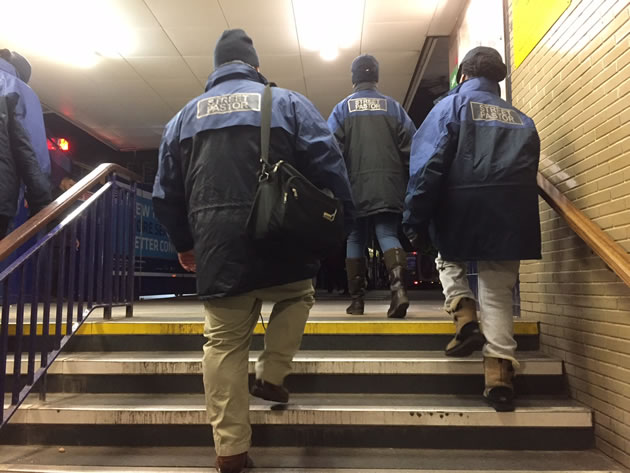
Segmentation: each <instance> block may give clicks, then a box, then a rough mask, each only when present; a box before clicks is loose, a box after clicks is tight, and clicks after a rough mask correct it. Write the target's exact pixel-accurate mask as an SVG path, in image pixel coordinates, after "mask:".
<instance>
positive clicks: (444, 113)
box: [403, 100, 459, 232]
mask: <svg viewBox="0 0 630 473" xmlns="http://www.w3.org/2000/svg"><path fill="white" fill-rule="evenodd" d="M458 139H459V121H458V119H457V115H456V114H455V113H454V111H453V101H452V100H449V101H443V102H441V103H440V104H438V105H437V106H436V107H435V108H434V109H433V110H431V112H430V113H429V115H428V116H427V118H426V119H425V120H424V122H423V123H422V125H421V126H420V128H419V129H418V131H417V132H416V134H415V135H414V137H413V142H412V144H411V156H410V164H409V176H410V177H409V184H408V185H407V195H406V196H405V206H404V210H403V225H404V226H406V227H410V228H413V229H414V230H415V231H417V232H422V231H424V230H425V229H426V227H427V226H428V224H429V221H430V220H431V217H432V215H433V212H434V211H435V208H436V207H437V204H438V202H439V198H440V192H441V188H442V184H443V182H444V179H445V178H446V175H447V174H448V171H449V169H450V167H451V163H452V162H453V158H454V156H455V153H456V152H457V142H458Z"/></svg>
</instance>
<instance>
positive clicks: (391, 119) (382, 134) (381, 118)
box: [328, 82, 416, 217]
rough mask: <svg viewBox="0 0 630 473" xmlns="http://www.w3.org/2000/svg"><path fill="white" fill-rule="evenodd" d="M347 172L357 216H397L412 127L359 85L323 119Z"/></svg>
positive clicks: (390, 104) (391, 104) (392, 104)
mask: <svg viewBox="0 0 630 473" xmlns="http://www.w3.org/2000/svg"><path fill="white" fill-rule="evenodd" d="M328 127H329V128H330V130H331V131H332V132H333V133H334V134H335V138H337V141H338V142H339V146H340V147H341V149H342V151H343V156H344V159H345V161H346V167H347V168H348V175H349V177H350V183H351V184H352V196H353V198H354V203H355V205H356V207H357V215H358V216H359V217H367V216H369V215H373V214H377V213H381V212H394V213H398V214H400V213H402V210H403V201H404V198H405V189H406V188H407V181H408V180H409V152H410V150H411V139H412V137H413V134H414V133H415V132H416V127H415V126H414V124H413V122H412V121H411V119H410V118H409V116H408V115H407V112H405V110H404V109H403V108H402V107H401V106H400V104H399V103H398V102H396V101H395V100H394V99H392V98H391V97H387V96H386V95H383V94H381V93H380V92H378V91H377V90H376V84H375V83H373V82H362V83H360V84H358V85H357V87H356V92H355V93H354V94H351V95H349V96H348V97H346V98H345V99H343V100H342V101H341V102H339V103H338V104H337V105H336V106H335V108H334V109H333V111H332V113H331V114H330V117H329V118H328Z"/></svg>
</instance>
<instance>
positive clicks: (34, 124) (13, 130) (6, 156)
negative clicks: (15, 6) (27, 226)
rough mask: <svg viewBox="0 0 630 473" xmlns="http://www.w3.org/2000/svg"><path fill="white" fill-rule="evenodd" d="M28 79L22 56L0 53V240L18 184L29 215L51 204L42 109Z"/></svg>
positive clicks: (28, 67)
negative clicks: (22, 190)
mask: <svg viewBox="0 0 630 473" xmlns="http://www.w3.org/2000/svg"><path fill="white" fill-rule="evenodd" d="M30 77H31V65H30V64H29V62H28V61H27V60H26V59H25V58H24V57H23V56H21V55H20V54H18V53H16V52H12V51H9V50H8V49H1V50H0V238H4V236H5V234H6V233H7V231H8V228H9V225H10V223H11V220H12V219H13V217H15V215H16V213H17V210H18V199H19V195H20V184H21V183H22V184H24V185H25V187H26V200H27V202H28V204H29V213H30V215H31V216H32V215H34V214H36V213H37V212H39V211H40V210H41V209H42V208H44V207H45V206H46V205H48V204H49V203H50V201H51V195H50V182H49V177H48V175H49V174H50V157H49V155H48V147H47V144H46V131H45V129H44V119H43V116H42V107H41V105H40V103H39V99H38V98H37V95H36V94H35V92H33V90H32V89H31V88H30V87H29V86H28V85H27V82H28V81H29V79H30Z"/></svg>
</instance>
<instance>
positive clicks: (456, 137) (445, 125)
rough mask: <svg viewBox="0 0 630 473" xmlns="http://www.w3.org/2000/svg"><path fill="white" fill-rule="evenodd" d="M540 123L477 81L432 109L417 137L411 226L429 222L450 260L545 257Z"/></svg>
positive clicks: (406, 217) (408, 205)
mask: <svg viewBox="0 0 630 473" xmlns="http://www.w3.org/2000/svg"><path fill="white" fill-rule="evenodd" d="M539 156H540V140H539V138H538V133H537V132H536V127H535V125H534V122H533V121H532V120H531V119H530V118H529V117H528V116H526V115H525V114H524V113H522V112H520V111H519V110H517V109H516V108H514V107H512V106H511V105H510V104H508V103H507V102H505V101H504V100H502V99H501V97H499V95H498V87H497V83H496V82H493V81H491V80H488V79H486V78H474V79H471V80H468V81H466V82H464V83H463V84H461V85H460V86H458V87H456V88H455V89H453V90H452V91H451V93H450V94H449V95H448V96H447V97H446V98H444V99H443V100H442V101H440V102H439V103H438V104H437V105H436V106H435V107H434V108H433V110H431V112H430V113H429V115H428V116H427V118H426V120H425V121H424V123H423V124H422V126H421V127H420V128H419V129H418V131H417V133H416V134H415V136H414V138H413V144H412V148H411V162H410V175H411V178H410V180H409V185H408V188H407V196H406V198H405V211H404V214H403V224H404V225H406V226H407V227H412V228H415V229H416V230H417V231H422V230H423V229H424V228H426V226H427V225H429V231H430V234H431V238H432V240H433V243H434V244H435V246H436V247H437V249H438V250H439V251H440V253H441V255H442V257H443V258H444V259H445V260H451V261H472V260H482V261H484V260H485V261H487V260H520V259H536V258H540V220H539V215H538V188H537V185H536V173H537V171H538V161H539Z"/></svg>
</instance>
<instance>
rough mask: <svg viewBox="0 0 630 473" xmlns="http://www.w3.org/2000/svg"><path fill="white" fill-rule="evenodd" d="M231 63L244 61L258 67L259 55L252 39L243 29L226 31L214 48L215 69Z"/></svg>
mask: <svg viewBox="0 0 630 473" xmlns="http://www.w3.org/2000/svg"><path fill="white" fill-rule="evenodd" d="M230 61H243V62H244V63H246V64H249V65H250V66H252V67H258V66H259V65H260V64H259V62H258V55H257V54H256V50H255V49H254V43H253V41H252V39H251V38H250V37H249V36H247V33H245V31H243V30H241V29H235V30H225V31H224V32H223V34H222V35H221V37H220V38H219V40H218V41H217V45H216V46H215V48H214V67H215V68H217V67H219V66H220V65H221V64H225V63H226V62H230Z"/></svg>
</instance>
